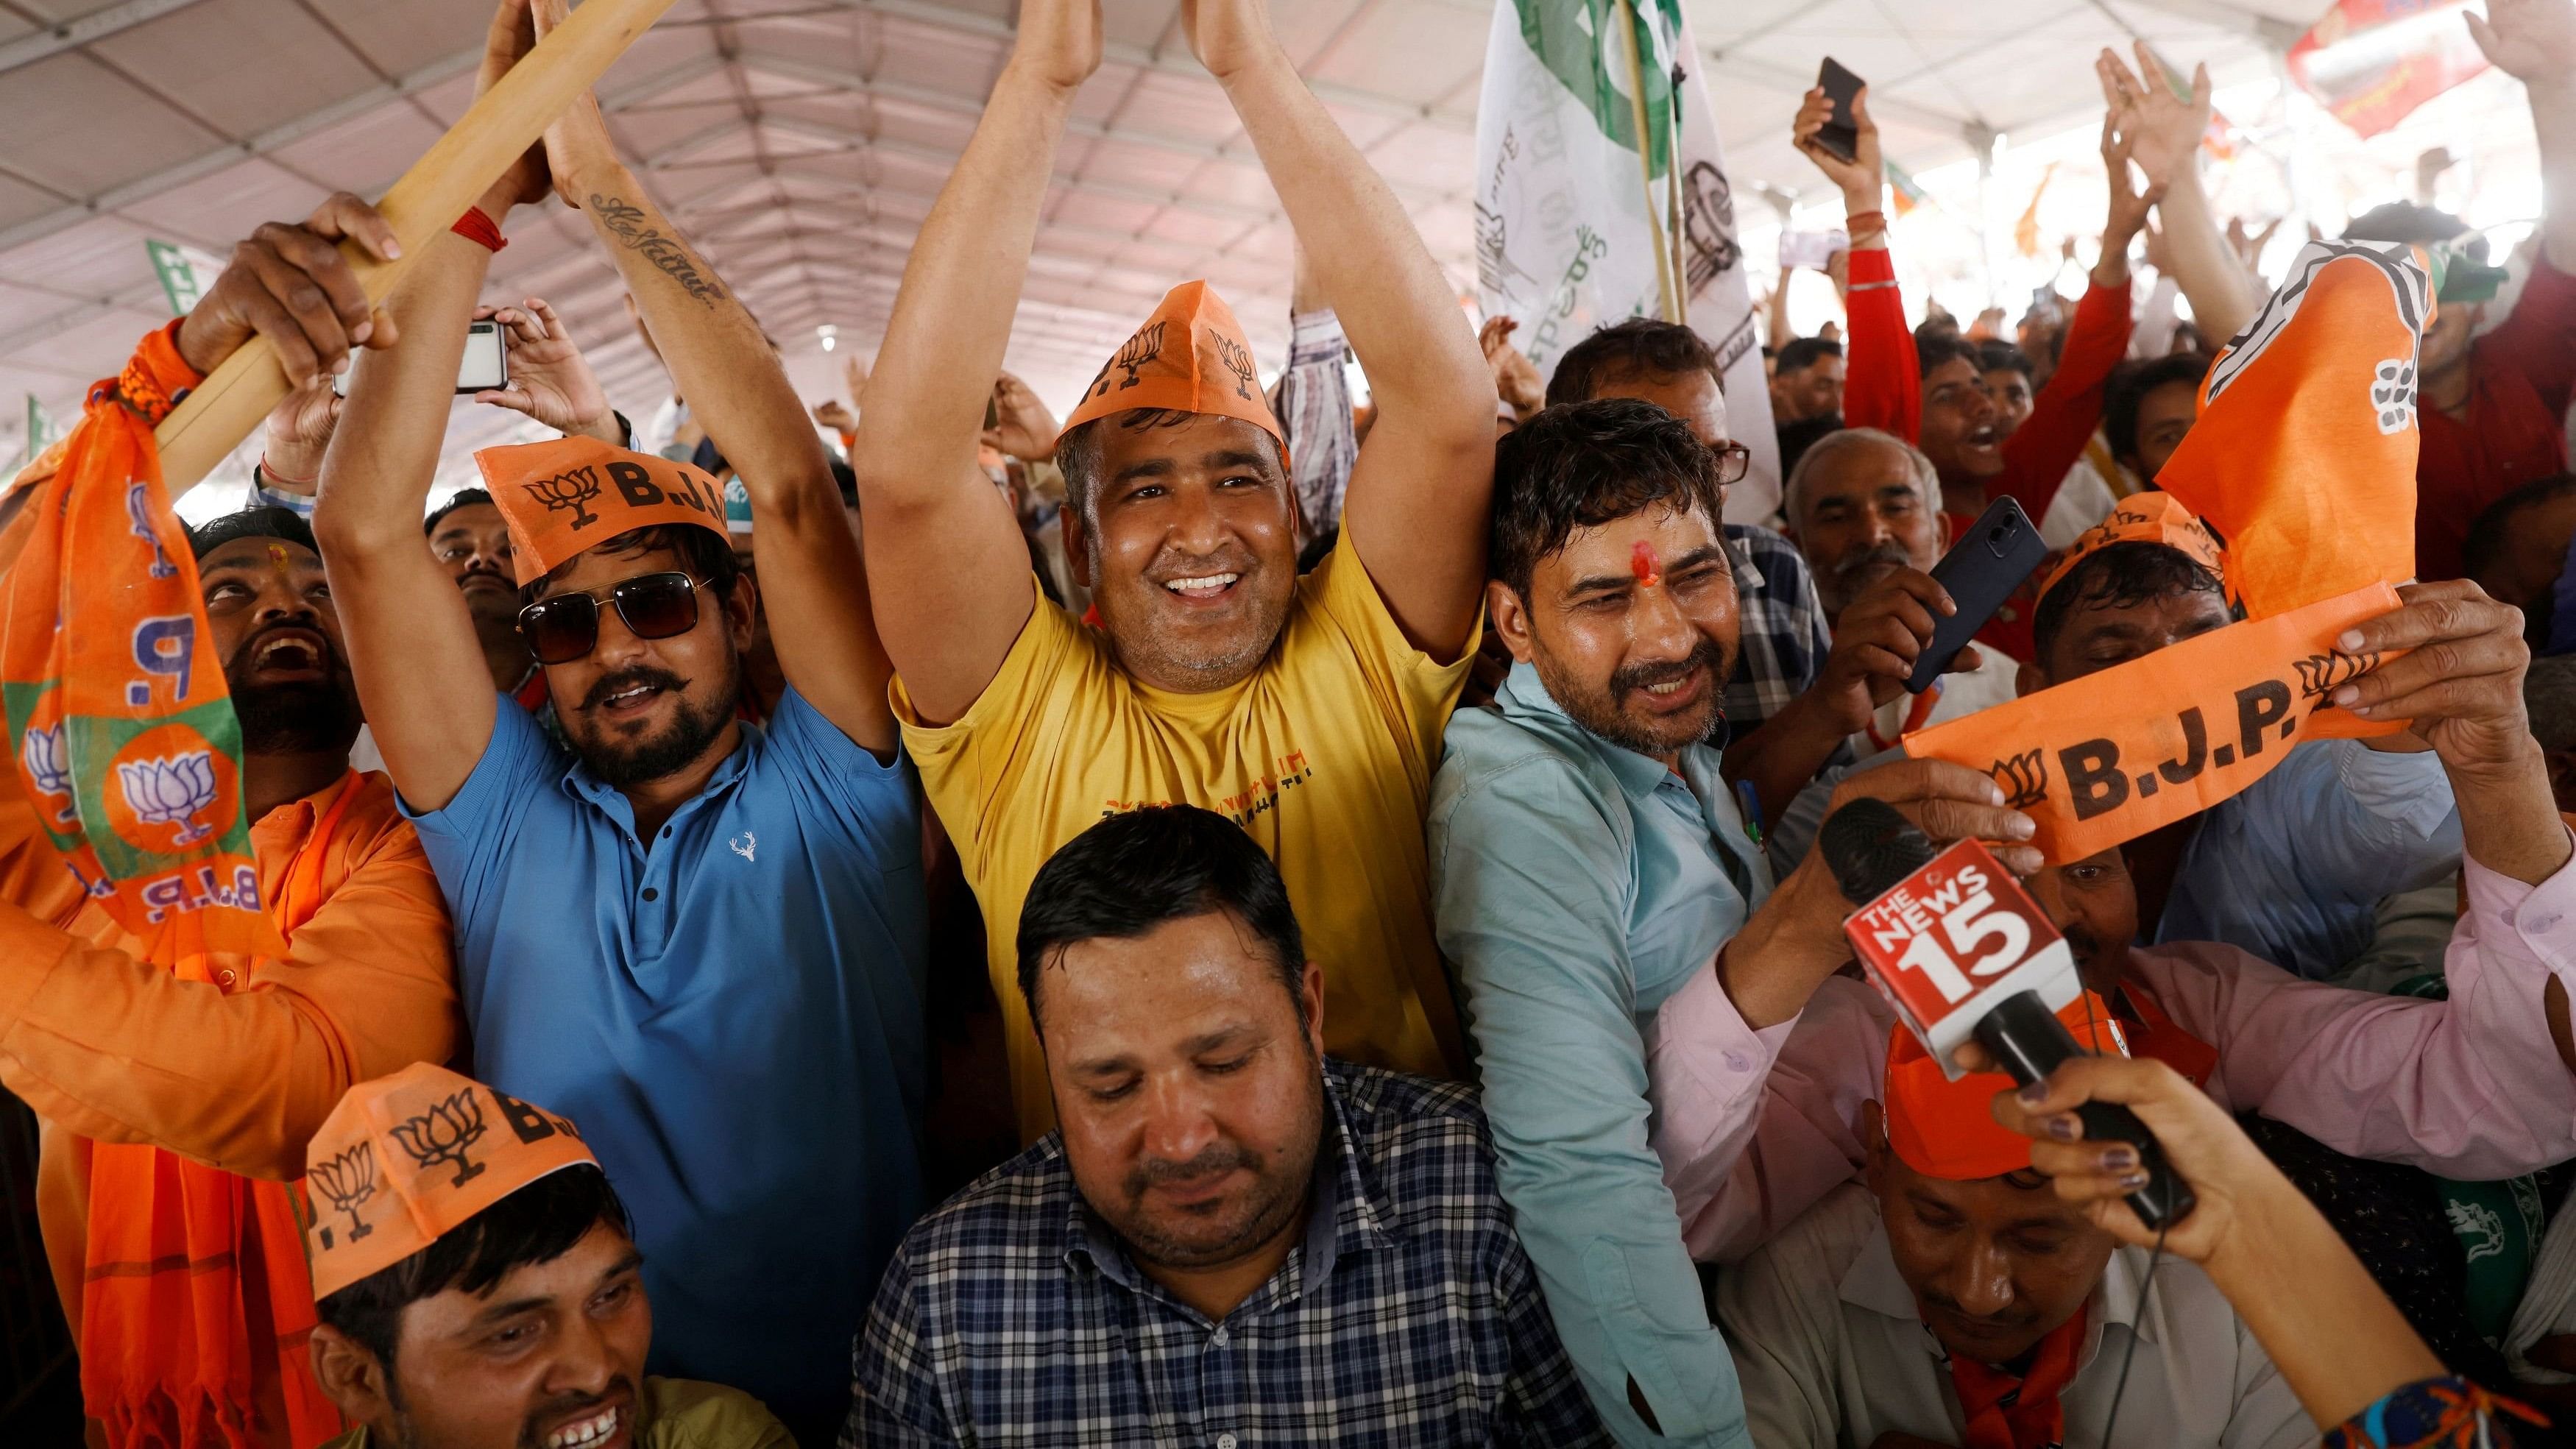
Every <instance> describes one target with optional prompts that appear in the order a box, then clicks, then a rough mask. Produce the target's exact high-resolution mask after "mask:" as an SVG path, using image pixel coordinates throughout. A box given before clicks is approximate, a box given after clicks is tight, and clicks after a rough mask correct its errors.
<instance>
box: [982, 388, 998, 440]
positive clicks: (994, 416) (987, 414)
mask: <svg viewBox="0 0 2576 1449" xmlns="http://www.w3.org/2000/svg"><path fill="white" fill-rule="evenodd" d="M1001 425H1002V404H1001V401H1000V400H999V399H997V398H989V397H988V398H986V399H984V431H986V432H988V433H989V432H991V431H992V430H993V429H995V428H998V427H1000V426H1001Z"/></svg>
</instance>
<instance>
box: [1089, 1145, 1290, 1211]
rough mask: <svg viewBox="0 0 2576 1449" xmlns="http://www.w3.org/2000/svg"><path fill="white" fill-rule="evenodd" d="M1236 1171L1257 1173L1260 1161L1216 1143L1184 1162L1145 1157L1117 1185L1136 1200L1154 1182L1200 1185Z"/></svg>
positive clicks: (1249, 1153)
mask: <svg viewBox="0 0 2576 1449" xmlns="http://www.w3.org/2000/svg"><path fill="white" fill-rule="evenodd" d="M1236 1168H1242V1169H1245V1170H1246V1171H1250V1172H1259V1171H1260V1170H1261V1159H1260V1157H1258V1156H1257V1155H1255V1154H1254V1153H1253V1151H1252V1150H1251V1149H1250V1148H1248V1147H1244V1146H1242V1145H1241V1144H1239V1143H1233V1142H1219V1143H1216V1144H1214V1145H1212V1146H1210V1147H1209V1148H1208V1149H1207V1150H1206V1151H1205V1152H1202V1153H1200V1154H1199V1155H1198V1156H1196V1157H1193V1158H1191V1159H1190V1160H1189V1161H1187V1162H1165V1161H1163V1160H1161V1159H1159V1158H1148V1159H1146V1160H1145V1161H1144V1162H1143V1163H1141V1164H1139V1165H1138V1166H1137V1167H1136V1169H1135V1170H1134V1171H1132V1172H1130V1173H1128V1174H1127V1180H1126V1181H1125V1182H1124V1183H1123V1184H1121V1186H1123V1187H1125V1188H1126V1189H1127V1196H1128V1197H1129V1198H1131V1199H1133V1198H1140V1197H1143V1196H1144V1195H1145V1189H1147V1188H1149V1187H1152V1186H1154V1185H1156V1184H1158V1183H1189V1182H1200V1181H1204V1180H1205V1179H1207V1178H1211V1177H1216V1176H1219V1175H1221V1174H1224V1173H1228V1172H1232V1171H1234V1170H1235V1169H1236Z"/></svg>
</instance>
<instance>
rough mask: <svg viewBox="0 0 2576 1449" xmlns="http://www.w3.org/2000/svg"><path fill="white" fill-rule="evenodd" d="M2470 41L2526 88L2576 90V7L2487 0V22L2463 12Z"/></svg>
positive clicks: (2560, 1)
mask: <svg viewBox="0 0 2576 1449" xmlns="http://www.w3.org/2000/svg"><path fill="white" fill-rule="evenodd" d="M2462 18H2464V19H2466V20H2467V21H2468V22H2469V38H2470V39H2472V40H2475V41H2476V42H2477V43H2478V49H2479V50H2480V51H2481V52H2483V53H2484V54H2485V56H2486V58H2487V60H2488V61H2489V62H2490V63H2491V64H2493V65H2494V66H2495V68H2496V69H2498V70H2500V71H2503V72H2504V73H2505V74H2507V75H2509V76H2512V77H2513V78H2514V79H2516V80H2518V81H2521V82H2522V83H2523V84H2525V85H2550V86H2556V87H2560V88H2565V87H2567V86H2570V85H2576V3H2571V0H2487V13H2486V18H2485V19H2483V20H2481V19H2479V18H2478V15H2477V13H2476V12H2475V11H2466V12H2463V14H2462Z"/></svg>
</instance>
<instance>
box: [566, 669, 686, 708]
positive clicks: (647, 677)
mask: <svg viewBox="0 0 2576 1449" xmlns="http://www.w3.org/2000/svg"><path fill="white" fill-rule="evenodd" d="M639 684H649V685H652V686H653V687H654V688H656V689H659V690H661V691H663V692H664V693H667V694H679V693H682V692H684V691H685V690H687V689H688V687H689V682H688V681H687V680H685V679H682V678H681V677H680V676H678V675H676V674H673V673H672V672H671V671H669V670H667V669H656V668H654V667H653V666H652V665H649V664H634V665H629V666H628V667H626V668H624V669H620V670H618V671H617V672H615V673H613V674H603V675H601V676H600V677H599V678H598V679H597V680H596V681H595V682H593V683H592V685H591V686H590V692H589V693H588V694H585V695H583V696H582V697H581V707H582V708H583V709H585V710H592V709H597V708H599V707H600V706H601V705H603V704H605V703H607V702H608V697H609V696H610V695H612V694H615V693H617V692H619V691H620V690H626V689H632V688H634V687H635V686H636V685H639Z"/></svg>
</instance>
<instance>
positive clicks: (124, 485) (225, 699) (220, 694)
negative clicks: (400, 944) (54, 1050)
mask: <svg viewBox="0 0 2576 1449" xmlns="http://www.w3.org/2000/svg"><path fill="white" fill-rule="evenodd" d="M176 326H177V324H175V323H174V324H172V326H171V327H168V328H164V329H162V330H160V331H157V332H154V333H152V334H151V335H149V336H147V337H145V338H144V339H143V342H142V344H141V345H140V346H139V347H137V348H136V349H135V353H134V357H133V359H132V360H131V361H129V362H128V363H126V365H125V371H124V372H123V373H122V374H121V375H119V376H117V377H113V378H108V379H106V380H104V381H101V382H97V383H93V384H92V385H91V386H90V390H89V398H88V402H87V404H86V405H85V407H84V409H83V413H82V417H81V421H80V423H79V424H78V425H77V426H76V427H75V428H74V429H73V431H72V434H71V436H70V437H68V438H66V439H64V441H63V443H62V444H61V445H59V447H60V451H59V452H49V453H48V454H47V457H46V459H42V460H39V462H40V463H42V462H45V461H47V460H50V461H51V462H52V464H53V466H52V468H51V469H50V471H49V472H48V471H44V470H40V469H30V470H29V471H28V473H27V474H26V475H22V477H21V482H20V486H23V487H27V488H31V489H33V490H35V491H34V493H33V496H31V497H30V498H29V499H28V500H27V502H26V504H25V505H24V513H23V514H22V516H21V518H20V520H19V522H18V523H17V524H16V525H15V526H13V527H12V528H11V530H10V532H11V535H12V543H13V545H16V546H20V548H21V551H20V552H19V553H18V556H17V558H16V561H15V562H14V563H13V564H12V565H11V567H10V569H9V573H8V577H7V580H6V582H5V584H0V700H5V702H6V706H7V713H8V718H9V743H10V745H11V747H12V749H11V753H12V754H13V756H14V757H15V764H16V767H17V771H18V779H19V782H20V784H21V785H22V786H23V788H24V789H25V790H26V793H27V798H28V799H29V800H30V801H32V802H33V803H34V804H35V806H36V810H37V815H38V817H39V818H40V819H41V820H42V821H43V822H44V826H45V832H46V835H47V836H48V838H49V839H50V840H51V842H52V844H53V847H54V849H55V851H57V852H58V853H59V854H60V855H61V856H62V858H63V862H64V864H65V865H67V866H68V867H69V868H70V869H71V872H72V874H73V875H74V876H76V877H78V878H79V880H80V882H81V886H82V888H83V889H84V890H86V891H87V892H88V893H89V894H90V896H91V897H92V898H93V899H95V900H97V901H98V903H99V904H100V906H101V907H103V908H104V909H105V910H106V911H107V913H108V914H109V915H110V916H111V917H113V918H115V920H116V922H117V924H118V925H120V926H123V927H124V928H125V929H126V930H128V931H131V932H133V933H134V934H135V935H137V936H142V937H145V938H147V939H149V938H154V937H159V938H161V939H163V940H164V941H166V942H168V943H170V944H171V945H172V946H173V948H174V949H177V950H180V951H182V952H185V951H190V950H198V951H203V950H215V951H240V952H247V953H251V954H266V955H282V954H284V952H285V945H284V943H283V942H282V941H281V940H280V939H279V937H278V934H277V928H276V927H275V926H274V925H273V924H271V922H270V921H269V918H268V915H267V914H266V912H265V910H264V908H263V903H262V902H261V900H260V892H259V867H258V862H257V861H256V859H255V858H254V857H253V856H252V853H251V843H250V824H249V822H248V821H247V820H246V819H244V817H243V804H242V789H241V768H242V751H241V723H240V721H239V720H237V719H236V718H234V715H233V710H232V698H231V695H230V693H229V692H228V691H227V690H226V689H225V687H224V670H223V661H222V660H220V659H217V658H215V657H214V653H213V651H212V649H211V648H210V647H208V640H209V633H210V631H209V629H208V626H207V623H206V609H205V603H204V600H203V597H202V596H201V595H200V593H199V591H198V584H197V565H196V559H195V556H194V555H193V554H192V553H191V552H190V551H189V548H188V540H187V534H186V531H185V530H184V529H183V528H181V526H180V524H179V519H178V515H176V514H174V513H172V512H171V511H170V499H169V495H168V494H167V493H166V492H165V491H163V489H162V486H161V455H160V452H159V449H158V448H157V447H156V446H155V445H154V443H153V440H152V428H153V424H154V423H155V422H157V421H158V420H159V419H160V418H162V417H164V416H166V415H167V414H168V413H169V411H170V409H171V408H172V407H173V406H175V405H176V401H177V399H178V398H179V397H182V396H184V395H185V394H186V393H187V391H188V389H189V388H191V387H194V386H195V385H196V384H197V383H198V382H199V381H200V380H201V379H200V378H199V377H198V375H197V373H196V371H195V370H194V369H192V368H190V367H189V366H188V364H187V363H186V362H185V361H184V360H182V359H181V358H180V356H179V350H178V346H177V343H176V341H175V340H174V333H175V328H176Z"/></svg>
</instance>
